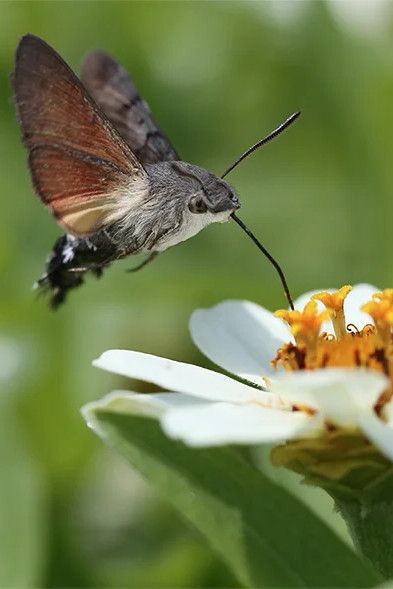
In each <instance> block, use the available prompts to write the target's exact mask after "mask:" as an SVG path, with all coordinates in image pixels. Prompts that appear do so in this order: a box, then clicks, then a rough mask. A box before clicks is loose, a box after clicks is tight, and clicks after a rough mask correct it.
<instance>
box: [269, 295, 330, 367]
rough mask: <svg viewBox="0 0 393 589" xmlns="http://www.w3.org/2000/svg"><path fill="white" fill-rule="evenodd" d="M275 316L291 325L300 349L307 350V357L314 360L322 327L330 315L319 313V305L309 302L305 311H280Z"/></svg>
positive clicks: (323, 312) (325, 312)
mask: <svg viewBox="0 0 393 589" xmlns="http://www.w3.org/2000/svg"><path fill="white" fill-rule="evenodd" d="M275 316H276V317H279V318H280V319H282V320H283V321H285V322H286V323H287V324H288V325H289V327H290V329H291V332H292V335H293V337H294V338H295V341H296V344H297V346H298V347H299V348H300V349H302V348H305V349H306V351H307V357H308V358H310V359H311V358H313V356H314V354H315V348H316V345H317V342H318V337H319V332H320V329H321V325H322V323H323V322H324V321H327V320H328V319H329V313H328V312H327V311H322V313H318V305H317V303H316V302H315V301H309V302H308V303H307V304H306V305H305V307H304V309H303V311H285V310H280V311H276V312H275Z"/></svg>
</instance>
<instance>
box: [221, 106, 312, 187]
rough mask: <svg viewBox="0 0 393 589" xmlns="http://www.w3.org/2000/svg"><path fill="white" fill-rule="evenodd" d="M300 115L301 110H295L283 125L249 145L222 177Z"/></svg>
mask: <svg viewBox="0 0 393 589" xmlns="http://www.w3.org/2000/svg"><path fill="white" fill-rule="evenodd" d="M299 116H300V110H299V111H297V112H294V113H293V114H292V115H291V116H290V117H288V118H287V119H286V121H284V122H283V123H281V125H279V126H278V127H277V128H276V129H274V131H272V132H271V133H269V135H266V137H264V138H263V139H260V140H259V141H257V142H256V143H255V144H254V145H252V146H251V147H249V148H248V149H247V151H245V152H244V153H243V154H242V155H241V156H240V157H238V158H237V160H236V161H234V162H233V164H231V165H230V166H229V168H228V169H227V170H226V171H225V172H224V173H223V175H222V176H221V178H225V176H227V175H228V174H229V172H232V170H233V169H234V168H236V166H238V165H239V164H240V162H242V161H243V160H245V159H246V157H248V156H249V155H251V154H252V153H253V152H254V151H256V150H257V149H259V148H260V147H262V145H265V144H266V143H269V141H271V140H272V139H274V138H275V137H277V135H280V134H281V133H282V132H283V131H285V129H286V128H287V127H289V126H290V125H292V123H294V122H295V121H296V119H297V118H298V117H299Z"/></svg>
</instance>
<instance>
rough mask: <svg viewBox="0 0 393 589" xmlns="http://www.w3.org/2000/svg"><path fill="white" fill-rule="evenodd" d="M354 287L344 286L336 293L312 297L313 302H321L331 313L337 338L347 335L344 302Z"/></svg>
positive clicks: (325, 293)
mask: <svg viewBox="0 0 393 589" xmlns="http://www.w3.org/2000/svg"><path fill="white" fill-rule="evenodd" d="M351 290H352V286H348V285H347V286H343V287H342V288H340V290H338V291H337V292H334V293H329V292H320V293H318V294H315V295H313V296H312V297H311V299H312V300H313V301H320V302H321V303H323V305H325V307H326V309H327V310H328V312H329V315H330V319H331V320H332V323H333V328H334V333H335V334H336V338H337V339H338V340H339V339H342V338H343V337H345V336H346V335H347V330H346V327H345V315H344V301H345V299H346V297H347V296H348V294H349V293H350V292H351Z"/></svg>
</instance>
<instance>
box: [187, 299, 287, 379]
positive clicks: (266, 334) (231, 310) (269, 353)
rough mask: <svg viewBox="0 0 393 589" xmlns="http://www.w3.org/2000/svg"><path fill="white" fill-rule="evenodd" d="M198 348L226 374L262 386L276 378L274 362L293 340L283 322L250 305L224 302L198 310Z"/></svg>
mask: <svg viewBox="0 0 393 589" xmlns="http://www.w3.org/2000/svg"><path fill="white" fill-rule="evenodd" d="M190 331H191V336H192V339H193V340H194V342H195V344H196V345H197V346H198V348H199V349H200V350H201V351H202V352H203V354H205V356H207V357H208V358H209V359H210V360H212V361H213V362H214V363H215V364H217V365H218V366H221V368H224V370H227V371H228V372H232V373H233V374H236V375H237V376H240V377H241V378H243V379H245V380H248V381H250V382H253V383H256V384H258V385H261V384H262V385H263V384H264V383H263V379H262V376H263V375H268V374H273V372H274V373H275V371H274V370H273V369H272V367H271V364H270V362H271V360H273V358H274V357H275V355H276V351H277V349H278V348H279V347H280V346H282V345H283V343H286V342H289V341H290V340H291V339H292V337H291V334H290V333H289V330H288V328H287V327H286V326H285V325H284V324H283V322H282V321H280V320H279V319H277V318H276V317H274V315H273V314H272V313H271V312H270V311H267V310H266V309H264V308H262V307H260V306H259V305H256V304H255V303H251V302H249V301H224V302H223V303H220V304H218V305H216V306H215V307H212V308H211V309H198V310H197V311H195V312H194V313H193V314H192V316H191V319H190Z"/></svg>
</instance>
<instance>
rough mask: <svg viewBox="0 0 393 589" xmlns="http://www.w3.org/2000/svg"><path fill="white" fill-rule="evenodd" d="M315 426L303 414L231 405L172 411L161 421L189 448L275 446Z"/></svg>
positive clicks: (215, 404)
mask: <svg viewBox="0 0 393 589" xmlns="http://www.w3.org/2000/svg"><path fill="white" fill-rule="evenodd" d="M312 423H313V419H312V418H310V417H309V416H307V415H305V414H304V413H301V412H292V411H279V410H276V409H265V408H263V407H256V406H252V405H233V404H229V403H209V404H203V405H199V407H189V408H184V409H172V410H170V411H168V412H166V413H165V414H164V415H163V416H162V418H161V425H162V428H163V430H164V432H165V433H166V434H167V435H168V436H169V437H171V438H174V439H176V440H182V441H183V442H184V443H185V444H187V445H188V446H220V445H224V444H260V443H276V442H281V441H284V440H287V439H291V438H293V437H297V436H298V437H302V436H304V435H305V434H306V432H308V430H309V429H310V427H311V426H312Z"/></svg>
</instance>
